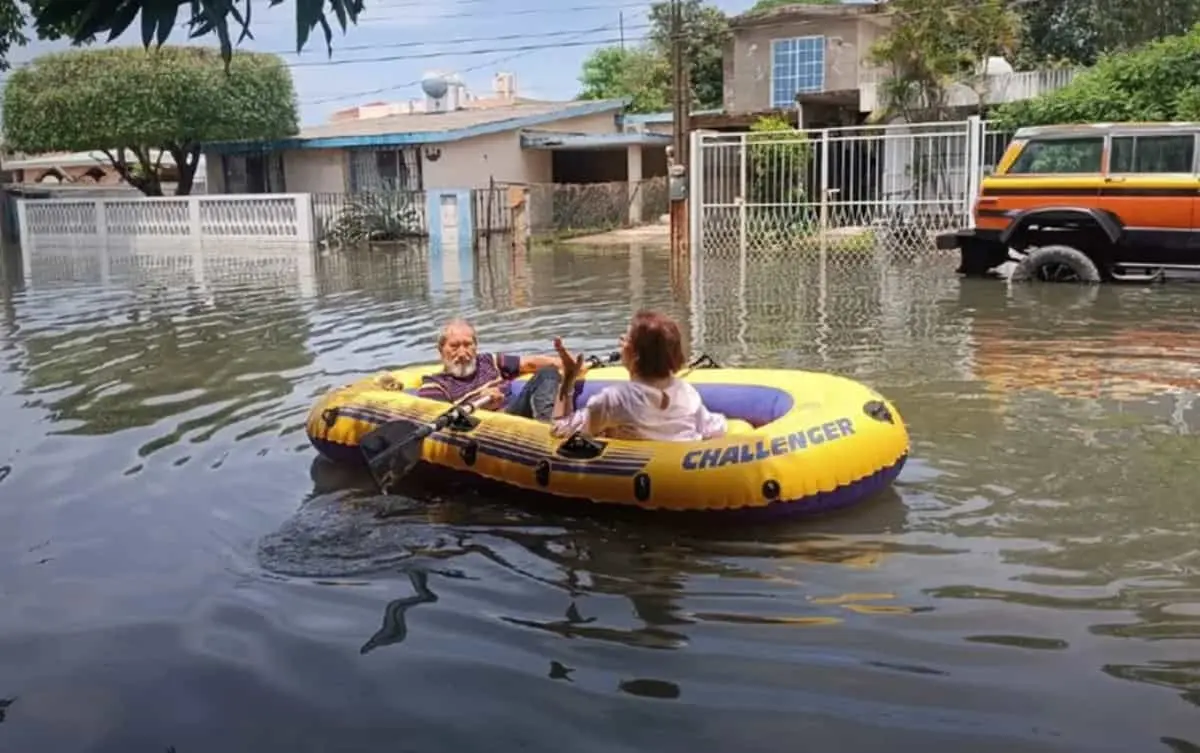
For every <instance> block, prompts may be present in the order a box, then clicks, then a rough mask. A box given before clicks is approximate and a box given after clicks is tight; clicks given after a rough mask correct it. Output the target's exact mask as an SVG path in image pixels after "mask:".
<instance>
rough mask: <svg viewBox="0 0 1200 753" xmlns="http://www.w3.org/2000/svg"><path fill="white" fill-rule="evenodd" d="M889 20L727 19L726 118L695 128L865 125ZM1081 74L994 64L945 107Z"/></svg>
mask: <svg viewBox="0 0 1200 753" xmlns="http://www.w3.org/2000/svg"><path fill="white" fill-rule="evenodd" d="M892 19H893V15H892V14H891V12H890V11H889V9H888V5H887V3H886V2H879V3H871V4H861V3H856V4H848V3H842V4H836V5H785V6H780V7H777V8H774V9H771V10H768V11H763V12H758V13H744V14H742V15H740V16H736V17H734V18H732V19H730V22H729V26H730V30H731V31H732V38H731V40H730V42H729V43H728V45H727V46H726V49H725V54H724V73H725V88H724V102H723V104H724V108H723V109H724V112H723V113H722V114H721V115H719V116H700V117H698V118H694V120H695V121H697V122H694V123H693V125H694V126H696V127H698V128H705V127H713V128H721V127H724V128H729V127H734V128H739V129H741V128H744V127H745V126H747V125H749V123H751V122H753V121H754V120H755V119H756V118H757V117H759V116H761V115H763V114H766V113H769V112H780V111H791V112H792V113H793V115H792V117H794V118H796V119H797V122H798V123H800V124H801V125H802V127H805V128H823V127H832V126H840V125H855V124H858V123H861V122H862V121H863V120H865V119H866V117H867V116H868V115H869V114H871V113H873V112H875V111H877V110H879V109H880V107H881V105H882V101H881V98H880V94H879V86H880V84H882V83H883V82H884V81H885V80H886V79H887V77H888V75H889V71H888V70H886V69H883V68H880V67H879V66H876V65H874V64H873V63H872V62H871V60H870V55H871V48H872V47H873V46H874V45H875V43H876V42H877V41H879V40H880V39H881V38H883V37H884V36H885V35H886V34H887V32H888V29H889V28H891V24H892ZM1076 74H1077V71H1075V70H1071V69H1052V70H1039V71H1019V72H1018V71H1013V69H1012V66H1010V65H1008V63H1007V62H1006V61H1004V60H1003V59H1001V58H991V59H989V60H988V61H986V64H985V67H984V71H983V76H982V80H981V81H980V82H979V84H978V86H977V87H976V88H972V87H971V86H967V85H966V84H952V85H951V86H950V88H949V90H948V92H947V94H948V99H947V104H949V105H950V106H951V107H959V108H962V110H963V113H962V114H963V116H964V117H966V115H968V114H972V113H971V112H970V111H973V110H977V109H978V107H979V104H980V100H981V98H982V101H983V103H984V104H988V105H994V104H1000V103H1003V102H1014V101H1018V100H1022V99H1029V98H1032V97H1035V96H1038V95H1039V94H1042V93H1044V92H1048V91H1053V90H1054V89H1059V88H1061V87H1063V86H1066V85H1067V84H1069V83H1070V82H1071V81H1072V79H1074V77H1075V75H1076ZM977 89H978V90H977ZM797 111H798V112H797Z"/></svg>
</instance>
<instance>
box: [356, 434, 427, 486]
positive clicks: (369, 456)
mask: <svg viewBox="0 0 1200 753" xmlns="http://www.w3.org/2000/svg"><path fill="white" fill-rule="evenodd" d="M428 429H429V427H426V426H422V425H421V424H417V423H413V422H412V421H406V420H404V419H399V420H396V421H388V422H387V423H386V424H383V425H382V426H380V427H379V428H377V429H375V430H374V431H372V432H371V433H369V434H367V435H366V436H364V437H363V438H362V439H361V440H360V441H359V443H358V448H359V451H360V452H361V453H362V455H363V459H365V460H366V461H367V467H368V468H369V469H370V471H371V476H372V477H373V478H374V479H375V483H376V485H378V486H379V489H380V491H382V492H385V493H386V492H387V491H389V490H390V487H391V485H392V484H393V483H394V482H395V481H396V480H398V479H399V478H400V477H402V476H404V475H405V474H406V473H408V472H409V471H411V470H412V468H413V466H415V465H416V464H417V462H418V461H419V460H420V459H421V440H422V439H424V438H425V437H426V436H428V435H429V433H430V432H429V431H428Z"/></svg>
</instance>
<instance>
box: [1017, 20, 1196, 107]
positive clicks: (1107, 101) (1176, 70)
mask: <svg viewBox="0 0 1200 753" xmlns="http://www.w3.org/2000/svg"><path fill="white" fill-rule="evenodd" d="M995 117H996V118H997V119H998V120H999V121H1000V122H1001V123H1002V124H1003V126H1004V127H1007V128H1017V127H1020V126H1026V125H1049V124H1056V123H1106V122H1131V121H1164V120H1195V119H1198V118H1200V25H1197V26H1195V27H1193V28H1192V30H1191V31H1189V32H1188V33H1186V34H1180V35H1177V36H1171V37H1166V38H1165V39H1161V40H1158V41H1156V42H1151V43H1149V44H1146V45H1144V46H1142V47H1141V48H1139V49H1137V50H1133V51H1130V52H1126V53H1117V54H1113V55H1108V56H1105V57H1103V58H1101V59H1100V61H1099V62H1098V63H1097V64H1096V65H1095V67H1094V68H1092V69H1091V70H1089V71H1086V72H1084V73H1082V74H1080V76H1079V77H1078V78H1076V79H1075V80H1074V81H1072V82H1071V84H1070V85H1069V86H1066V87H1063V88H1062V89H1058V90H1056V91H1053V92H1049V93H1047V94H1044V95H1042V96H1040V97H1036V98H1034V99H1029V100H1024V101H1021V102H1012V103H1009V104H1006V105H1003V106H1002V107H999V108H997V110H996V112H995Z"/></svg>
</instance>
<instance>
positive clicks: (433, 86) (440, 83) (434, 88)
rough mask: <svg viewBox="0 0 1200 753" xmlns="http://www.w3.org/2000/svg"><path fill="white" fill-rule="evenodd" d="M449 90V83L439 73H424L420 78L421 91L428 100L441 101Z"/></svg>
mask: <svg viewBox="0 0 1200 753" xmlns="http://www.w3.org/2000/svg"><path fill="white" fill-rule="evenodd" d="M449 88H450V82H448V81H447V80H446V76H445V75H444V74H441V73H426V74H425V75H424V76H423V77H422V78H421V91H423V92H425V96H427V97H429V98H430V99H441V98H442V97H444V96H446V91H447V90H448V89H449Z"/></svg>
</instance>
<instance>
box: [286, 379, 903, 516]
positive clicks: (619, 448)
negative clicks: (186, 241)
mask: <svg viewBox="0 0 1200 753" xmlns="http://www.w3.org/2000/svg"><path fill="white" fill-rule="evenodd" d="M440 368H441V367H440V365H437V364H432V365H428V366H418V367H413V368H409V369H404V370H401V371H392V372H386V373H383V374H377V375H375V376H372V377H368V378H365V379H362V380H360V381H357V382H355V383H353V384H350V385H347V386H345V387H342V388H339V389H335V390H333V391H331V392H329V393H327V394H326V395H324V396H323V397H322V398H321V399H320V400H319V401H318V402H317V404H316V405H315V406H314V407H313V409H312V411H311V413H310V414H309V418H308V423H307V430H308V436H309V439H310V441H311V442H312V443H313V446H314V447H316V449H317V451H318V452H320V453H321V454H323V455H325V456H326V457H328V458H330V459H331V460H334V461H339V462H348V463H354V464H358V465H363V464H364V463H365V461H364V458H363V454H362V452H361V451H360V448H359V442H360V440H361V439H362V438H363V437H364V436H366V435H367V434H368V433H370V432H372V431H373V430H375V429H377V428H378V427H379V426H381V425H383V424H384V423H387V422H390V421H396V420H405V421H409V422H412V423H414V424H429V423H431V422H433V421H434V420H435V419H437V418H438V417H439V416H441V415H443V414H445V413H446V411H447V408H448V407H449V406H448V405H447V404H446V403H441V402H436V401H432V400H426V399H424V398H419V397H417V396H416V395H415V392H416V389H417V387H418V385H419V384H420V382H421V377H422V376H423V375H426V374H432V373H436V372H437V371H439V370H440ZM628 377H629V375H628V373H627V372H626V371H625V369H624V368H622V367H620V366H613V367H606V368H593V369H592V370H590V371H589V372H588V374H587V377H586V380H585V381H584V382H581V383H580V384H579V385H577V387H576V394H577V404H579V405H582V404H583V401H586V400H587V398H588V397H590V396H591V395H592V394H594V393H595V392H596V391H598V390H600V389H602V388H603V387H604V386H605V385H606V384H609V383H611V382H613V381H617V380H625V379H628ZM685 378H686V379H687V381H688V382H690V383H691V384H692V385H693V386H694V387H695V388H696V389H697V391H699V393H700V395H701V397H702V398H703V399H704V403H705V405H706V406H708V408H709V409H710V410H712V411H715V412H719V413H723V414H725V415H726V416H727V417H728V418H729V419H737V420H731V422H730V423H731V426H730V433H729V434H727V435H726V436H724V437H721V438H719V439H712V440H707V441H698V442H650V441H630V440H617V439H604V438H597V439H592V438H585V437H580V436H576V437H572V438H570V439H569V440H564V439H560V438H556V437H552V436H550V432H549V427H548V425H547V424H544V423H538V422H536V421H532V420H530V419H526V418H521V417H518V416H512V415H508V414H505V413H494V412H490V411H478V412H475V413H473V414H472V415H471V416H470V417H469V419H467V420H464V421H457V422H454V423H452V424H451V425H449V426H447V427H446V428H444V429H442V430H439V431H437V432H435V433H433V434H431V435H430V436H429V437H428V438H427V439H425V440H424V442H423V443H422V446H421V449H420V460H421V461H422V462H424V463H430V464H433V465H436V466H441V467H443V468H446V469H450V470H453V471H459V472H462V473H468V474H476V475H478V476H482V477H486V478H488V479H492V480H494V481H499V482H501V483H504V484H507V485H510V486H513V487H517V488H520V489H526V490H530V491H536V492H541V493H545V494H549V495H552V496H554V497H559V498H564V499H581V500H587V501H590V502H597V503H611V504H618V505H626V506H635V507H638V508H643V509H651V510H672V511H704V512H718V511H726V512H736V513H739V514H744V515H755V514H766V515H770V516H775V515H779V514H794V513H807V512H819V511H825V510H831V509H835V508H841V507H847V506H850V505H853V504H855V503H857V502H860V501H862V500H864V499H866V498H867V497H870V496H872V495H873V494H874V493H875V492H877V491H879V490H881V489H883V488H885V487H886V486H888V485H889V484H891V483H892V481H893V480H895V478H896V477H897V476H898V475H899V474H900V470H901V468H902V467H903V465H904V462H905V460H906V459H907V457H908V449H909V440H908V432H907V430H906V428H905V426H904V422H903V420H902V419H901V418H900V414H899V413H898V412H897V411H896V409H895V407H894V406H892V405H891V403H889V402H888V401H887V400H886V399H885V398H884V397H883V396H881V395H879V394H878V393H876V392H875V391H873V390H872V389H870V388H869V387H866V386H864V385H862V384H860V383H858V382H855V381H852V380H850V379H846V378H844V377H839V376H834V375H832V374H823V373H815V372H804V371H783V370H767V369H729V368H711V369H696V370H693V371H691V372H689V373H687V375H686V376H685ZM521 381H523V380H518V382H517V383H516V384H515V385H514V390H513V394H516V393H517V392H518V391H519V390H520V382H521Z"/></svg>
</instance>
